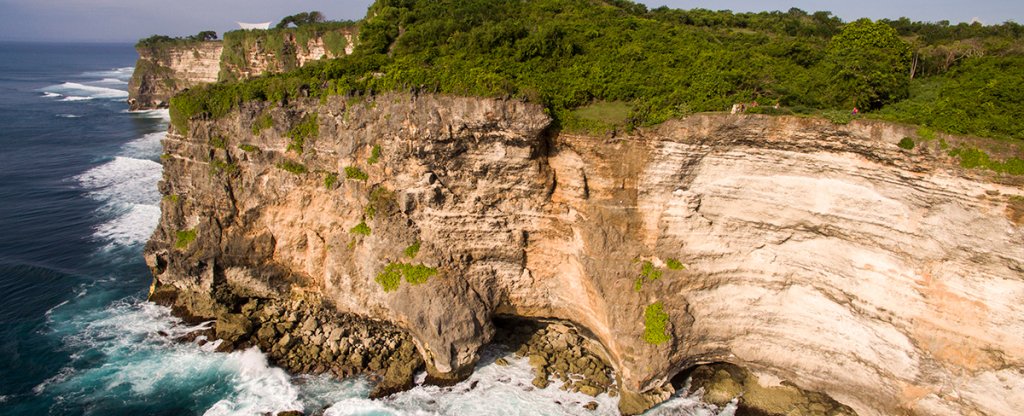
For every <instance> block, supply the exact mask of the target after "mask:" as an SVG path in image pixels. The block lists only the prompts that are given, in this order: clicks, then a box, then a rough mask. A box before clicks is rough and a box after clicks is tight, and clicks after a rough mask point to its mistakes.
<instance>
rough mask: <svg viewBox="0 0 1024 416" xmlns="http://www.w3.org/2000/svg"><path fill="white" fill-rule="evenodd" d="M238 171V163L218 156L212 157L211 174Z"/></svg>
mask: <svg viewBox="0 0 1024 416" xmlns="http://www.w3.org/2000/svg"><path fill="white" fill-rule="evenodd" d="M235 172H238V165H237V164H234V163H231V162H227V161H224V160H220V159H217V158H213V159H210V174H213V175H220V174H222V173H227V174H229V175H230V174H233V173H235Z"/></svg>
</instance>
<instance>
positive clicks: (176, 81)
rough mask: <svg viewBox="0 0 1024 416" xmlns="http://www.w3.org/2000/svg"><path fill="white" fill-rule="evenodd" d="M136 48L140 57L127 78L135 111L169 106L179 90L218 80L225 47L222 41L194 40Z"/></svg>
mask: <svg viewBox="0 0 1024 416" xmlns="http://www.w3.org/2000/svg"><path fill="white" fill-rule="evenodd" d="M135 50H136V51H137V52H138V53H139V59H138V60H137V61H136V62H135V72H133V73H132V79H131V80H130V81H128V107H129V109H131V110H132V111H137V110H151V109H156V108H166V107H167V105H168V103H170V100H171V97H173V96H174V94H177V93H178V92H179V91H182V90H184V89H186V88H191V87H194V86H196V85H200V84H205V83H210V82H216V81H217V74H218V72H219V71H220V56H221V52H222V51H223V50H224V47H223V44H222V43H221V42H220V41H193V42H181V43H176V44H170V45H159V44H158V45H136V47H135Z"/></svg>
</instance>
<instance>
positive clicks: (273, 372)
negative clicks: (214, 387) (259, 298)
mask: <svg viewBox="0 0 1024 416" xmlns="http://www.w3.org/2000/svg"><path fill="white" fill-rule="evenodd" d="M229 357H230V359H229V360H228V362H227V365H226V366H225V367H226V368H229V369H231V370H233V371H232V372H233V373H234V374H233V375H232V377H231V381H232V388H233V390H234V392H233V394H232V395H231V396H230V397H228V398H226V399H223V400H221V401H219V402H217V403H216V404H214V405H213V407H211V408H210V409H209V410H207V411H206V412H205V413H204V415H205V416H247V415H253V414H261V413H267V412H269V413H276V412H279V411H282V410H302V409H303V405H302V403H300V402H299V390H298V388H296V387H295V386H294V385H292V383H291V378H290V377H289V376H288V374H287V373H285V372H284V370H282V369H280V368H276V367H270V366H269V365H268V364H267V358H266V357H265V356H264V355H263V353H261V352H260V350H259V349H258V348H256V347H253V348H250V349H247V350H245V351H241V352H235V353H232V354H230V355H229Z"/></svg>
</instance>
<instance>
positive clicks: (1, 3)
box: [0, 0, 1024, 42]
mask: <svg viewBox="0 0 1024 416" xmlns="http://www.w3.org/2000/svg"><path fill="white" fill-rule="evenodd" d="M370 3H372V0H319V1H317V0H0V40H2V41H83V42H134V41H135V40H138V39H140V38H143V37H147V36H149V35H153V34H161V35H171V36H183V35H191V34H195V33H198V32H199V31H201V30H214V31H216V32H217V33H223V32H224V31H227V30H233V29H236V28H237V26H236V25H235V22H236V21H242V22H265V21H272V22H275V23H276V22H277V21H278V20H280V19H281V18H282V17H284V16H287V15H290V14H294V13H298V12H301V11H309V10H319V11H321V12H323V13H324V15H326V16H327V18H328V19H331V20H346V19H348V20H358V19H360V18H362V17H363V16H364V15H365V14H366V8H367V7H369V5H370ZM640 3H644V4H646V5H647V6H648V7H651V8H654V7H659V6H669V7H671V8H682V9H691V8H698V7H699V8H706V9H712V10H723V9H729V10H733V11H763V10H783V11H785V10H789V9H790V8H791V7H797V8H800V9H803V10H804V11H807V12H814V11H818V10H828V11H831V12H833V13H834V14H835V15H837V16H839V17H840V18H842V19H843V20H845V21H851V20H855V19H858V18H861V17H870V18H872V19H880V18H898V17H901V16H906V17H909V18H911V19H912V20H922V21H939V20H949V21H951V22H953V23H958V22H970V21H972V19H975V18H977V19H978V20H980V21H982V22H983V23H986V24H996V23H1002V22H1005V21H1008V20H1012V21H1015V22H1018V23H1024V1H1022V0H972V1H964V0H843V1H835V0H756V1H755V0H747V1H739V0H642V1H640Z"/></svg>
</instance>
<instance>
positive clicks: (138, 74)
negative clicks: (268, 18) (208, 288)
mask: <svg viewBox="0 0 1024 416" xmlns="http://www.w3.org/2000/svg"><path fill="white" fill-rule="evenodd" d="M356 37H357V29H356V27H355V26H354V25H353V24H350V23H319V24H314V25H311V26H309V27H298V28H288V29H270V30H254V31H248V30H235V31H231V32H227V33H226V34H225V35H224V40H223V41H198V40H171V41H166V42H158V43H154V44H144V43H140V44H138V45H136V48H135V49H136V51H137V52H138V53H139V59H138V61H136V63H135V72H134V73H133V74H132V79H131V81H130V82H129V84H128V105H129V108H130V109H131V110H133V111H135V110H149V109H156V108H166V107H167V105H168V103H169V102H170V98H171V97H173V96H174V94H177V93H178V92H181V91H182V90H185V89H187V88H191V87H194V86H197V85H201V84H206V83H211V82H217V81H236V80H240V79H247V78H252V77H255V76H259V75H262V74H268V73H278V72H285V71H289V70H292V69H295V68H298V67H301V66H304V65H306V64H307V63H309V62H312V61H316V60H320V59H330V58H337V57H341V56H345V55H348V54H351V53H352V51H353V49H354V46H355V43H356Z"/></svg>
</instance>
